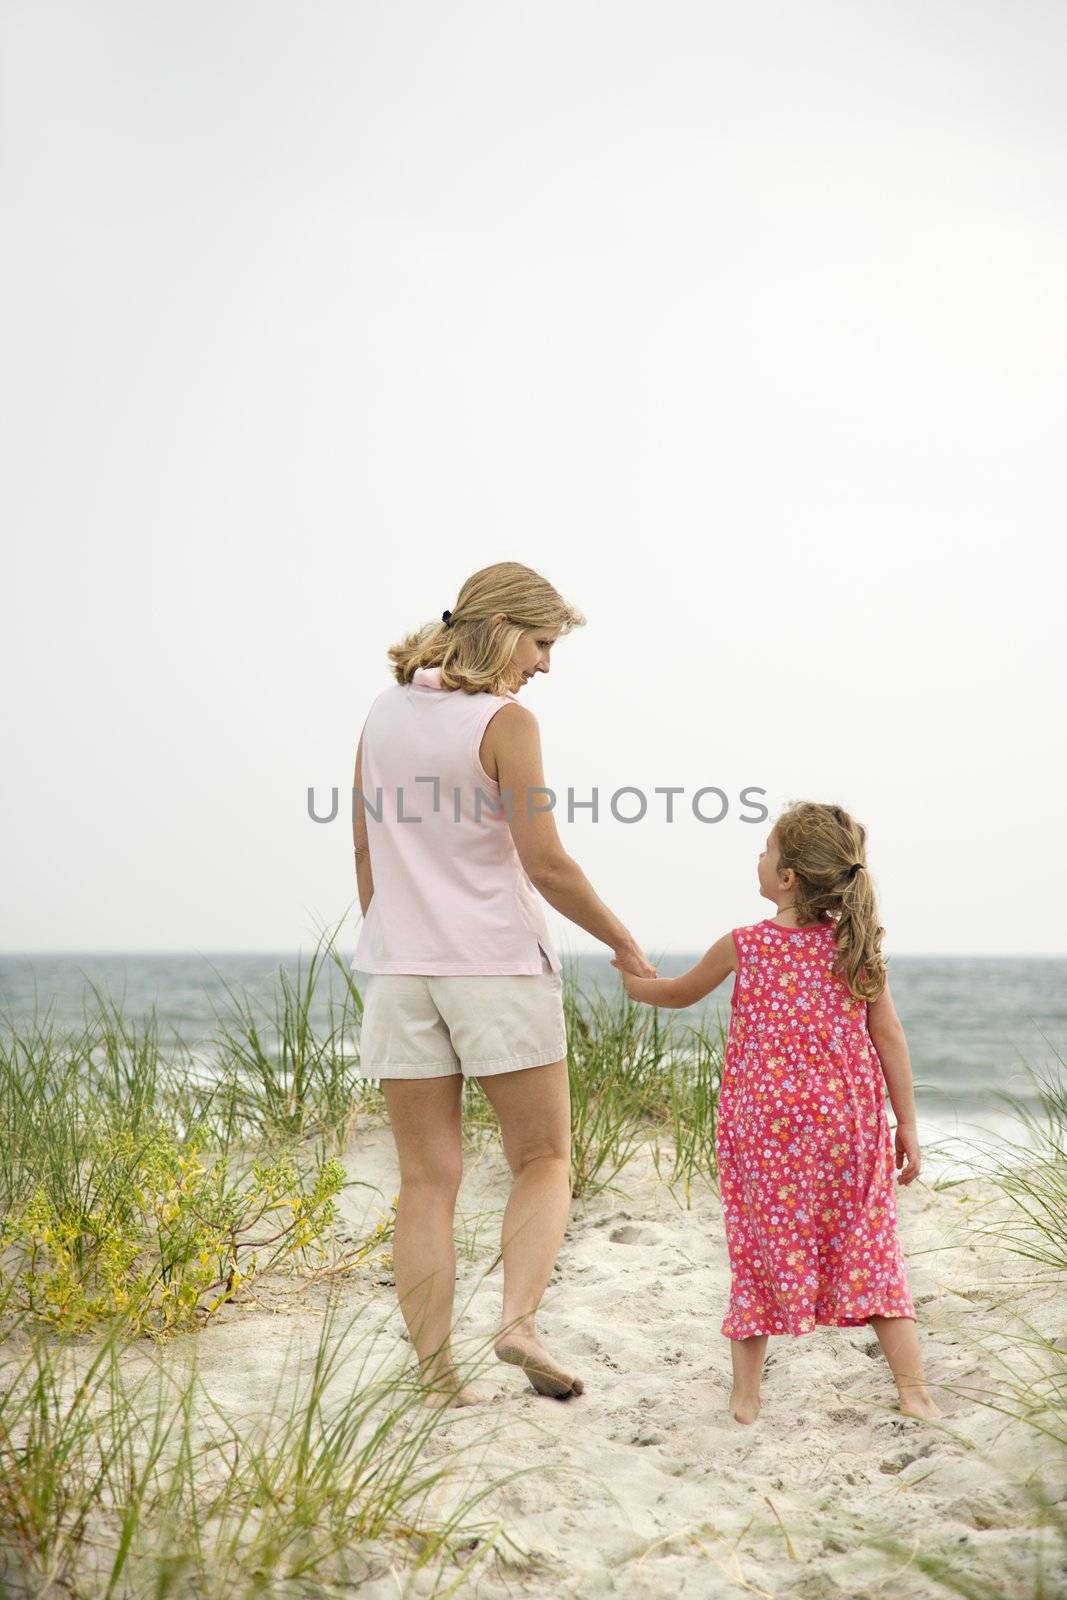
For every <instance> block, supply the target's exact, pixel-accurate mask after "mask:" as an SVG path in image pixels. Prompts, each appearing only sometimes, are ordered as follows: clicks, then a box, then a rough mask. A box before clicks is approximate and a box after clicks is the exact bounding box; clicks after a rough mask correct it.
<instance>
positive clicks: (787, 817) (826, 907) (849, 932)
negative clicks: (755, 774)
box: [772, 800, 886, 1000]
mask: <svg viewBox="0 0 1067 1600" xmlns="http://www.w3.org/2000/svg"><path fill="white" fill-rule="evenodd" d="M772 832H773V836H774V839H775V841H776V842H777V845H778V865H779V867H781V868H784V867H792V869H793V871H794V872H795V873H796V875H797V888H796V901H795V904H794V907H793V909H794V910H795V911H796V914H797V921H798V922H800V923H811V922H828V921H832V922H833V923H834V943H835V944H836V946H837V959H836V961H835V963H834V971H835V972H836V973H837V974H838V976H839V977H842V978H844V980H845V982H846V983H847V984H848V987H849V990H850V992H851V993H852V994H854V995H855V996H856V998H857V999H858V1000H877V998H878V996H879V995H880V994H881V992H882V990H883V989H884V988H885V984H886V965H885V961H884V959H883V957H882V950H881V945H882V935H883V934H884V933H885V929H884V928H883V927H881V926H880V925H879V922H878V904H877V901H876V899H875V895H874V884H873V883H872V882H871V876H870V873H869V872H868V871H867V852H866V846H867V830H866V828H864V826H863V824H862V823H860V822H857V821H856V820H855V818H854V817H850V816H849V814H848V812H847V811H842V809H841V807H840V806H824V805H818V804H816V802H815V801H813V800H802V801H799V802H798V803H797V804H796V805H792V806H790V807H789V808H788V809H787V810H786V811H783V813H782V815H781V816H780V817H779V818H778V820H777V822H776V823H775V824H774V828H773V830H772ZM857 862H859V868H858V870H856V868H855V863H857Z"/></svg>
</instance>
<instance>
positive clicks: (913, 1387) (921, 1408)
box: [897, 1383, 945, 1422]
mask: <svg viewBox="0 0 1067 1600" xmlns="http://www.w3.org/2000/svg"><path fill="white" fill-rule="evenodd" d="M897 1393H898V1394H899V1395H900V1409H901V1412H902V1413H903V1415H904V1416H906V1417H919V1418H921V1420H922V1421H924V1422H933V1421H934V1420H935V1418H937V1417H943V1416H944V1414H945V1413H944V1412H943V1411H942V1410H941V1407H940V1406H939V1405H938V1404H937V1402H936V1401H935V1400H934V1398H933V1396H932V1395H930V1394H929V1393H928V1392H927V1390H926V1389H925V1388H924V1387H923V1385H922V1384H915V1383H901V1384H898V1385H897Z"/></svg>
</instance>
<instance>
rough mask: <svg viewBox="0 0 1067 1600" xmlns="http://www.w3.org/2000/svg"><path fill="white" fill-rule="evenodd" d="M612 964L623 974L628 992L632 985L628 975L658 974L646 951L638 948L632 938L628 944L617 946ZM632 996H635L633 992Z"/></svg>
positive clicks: (645, 976)
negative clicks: (648, 959) (647, 958)
mask: <svg viewBox="0 0 1067 1600" xmlns="http://www.w3.org/2000/svg"><path fill="white" fill-rule="evenodd" d="M611 964H612V966H613V967H615V968H617V969H618V971H619V973H620V974H621V976H622V981H623V983H624V984H626V992H627V994H630V986H629V984H628V983H627V982H626V980H627V978H628V977H633V978H654V977H655V976H656V969H655V967H654V966H653V965H652V964H651V962H650V961H647V960H646V959H645V956H644V953H643V952H642V951H641V950H640V949H638V947H637V945H636V944H634V942H633V941H632V940H631V941H630V942H629V943H628V944H621V945H618V946H617V947H616V950H615V954H614V957H613V958H612V962H611ZM630 998H631V999H633V998H634V997H633V995H632V994H631V995H630Z"/></svg>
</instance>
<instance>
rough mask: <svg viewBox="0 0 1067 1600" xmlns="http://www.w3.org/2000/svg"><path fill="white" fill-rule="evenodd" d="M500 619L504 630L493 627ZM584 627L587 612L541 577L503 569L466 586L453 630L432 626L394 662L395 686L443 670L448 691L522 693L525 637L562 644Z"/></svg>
mask: <svg viewBox="0 0 1067 1600" xmlns="http://www.w3.org/2000/svg"><path fill="white" fill-rule="evenodd" d="M500 612H502V613H503V615H504V620H503V622H493V621H491V620H490V619H491V618H492V617H494V616H495V615H497V614H498V613H500ZM584 626H585V618H584V617H583V616H582V614H581V612H580V611H576V610H575V608H574V607H573V606H570V605H568V604H567V602H566V600H564V598H563V596H562V595H561V594H559V593H558V591H557V590H555V589H553V587H552V585H551V584H550V583H549V581H548V579H547V578H542V577H541V574H540V573H539V572H534V571H533V570H532V569H531V568H530V567H524V566H523V565H522V564H521V562H518V561H497V562H495V563H494V564H493V566H491V567H482V568H481V570H480V571H478V572H474V573H472V574H471V576H470V577H469V578H468V579H467V580H466V582H465V583H464V584H463V586H462V587H461V589H460V591H459V594H458V595H457V597H456V603H455V606H454V608H453V610H452V617H451V622H450V624H449V623H445V622H429V623H426V624H425V625H424V626H423V627H421V628H420V629H419V630H418V632H417V633H411V634H408V636H407V637H406V638H405V639H402V640H401V642H400V643H399V644H394V645H393V646H392V647H391V648H390V650H389V652H388V654H389V660H390V661H391V662H392V664H393V673H394V676H395V677H396V681H397V683H410V682H411V680H412V678H413V677H414V675H415V672H416V670H417V668H419V667H440V668H441V687H442V688H444V689H462V690H463V691H464V693H465V694H480V693H482V692H487V693H489V694H501V695H502V694H510V693H511V692H512V691H513V690H514V689H516V688H517V687H518V681H519V679H518V676H517V669H516V668H515V667H514V666H513V665H512V658H513V657H514V654H515V646H516V645H517V644H518V642H519V640H520V638H521V637H522V635H523V634H524V633H531V632H536V633H538V634H540V633H552V634H554V635H556V636H557V637H558V636H559V635H561V634H564V633H570V631H571V629H572V628H582V627H584Z"/></svg>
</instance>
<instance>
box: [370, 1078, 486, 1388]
mask: <svg viewBox="0 0 1067 1600" xmlns="http://www.w3.org/2000/svg"><path fill="white" fill-rule="evenodd" d="M382 1091H383V1093H384V1095H385V1103H386V1106H387V1107H388V1111H389V1121H390V1124H391V1126H392V1129H393V1137H394V1138H395V1140H396V1149H397V1155H398V1156H399V1158H400V1199H399V1201H398V1202H397V1208H396V1228H395V1233H394V1237H393V1267H394V1271H395V1274H396V1292H397V1295H398V1297H399V1300H400V1309H401V1311H402V1312H403V1315H404V1321H405V1323H406V1324H407V1328H408V1332H409V1333H410V1334H411V1340H412V1343H413V1344H414V1346H415V1351H416V1354H417V1356H418V1358H419V1368H420V1372H421V1375H422V1379H423V1382H424V1383H425V1384H426V1389H427V1393H426V1404H427V1405H436V1406H441V1405H473V1404H475V1403H476V1402H477V1401H478V1400H480V1399H482V1398H483V1397H482V1396H481V1395H479V1394H475V1393H474V1391H473V1390H470V1389H464V1388H461V1387H459V1380H458V1378H457V1376H456V1371H455V1367H454V1365H453V1361H452V1347H451V1335H452V1304H453V1300H454V1297H455V1288H456V1245H455V1236H454V1228H455V1211H456V1196H457V1195H458V1193H459V1185H460V1180H461V1178H462V1176H463V1139H462V1127H461V1107H462V1095H463V1078H462V1076H461V1075H460V1074H459V1073H458V1072H457V1073H455V1074H453V1075H452V1076H450V1077H443V1078H411V1079H409V1078H383V1079H382Z"/></svg>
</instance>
